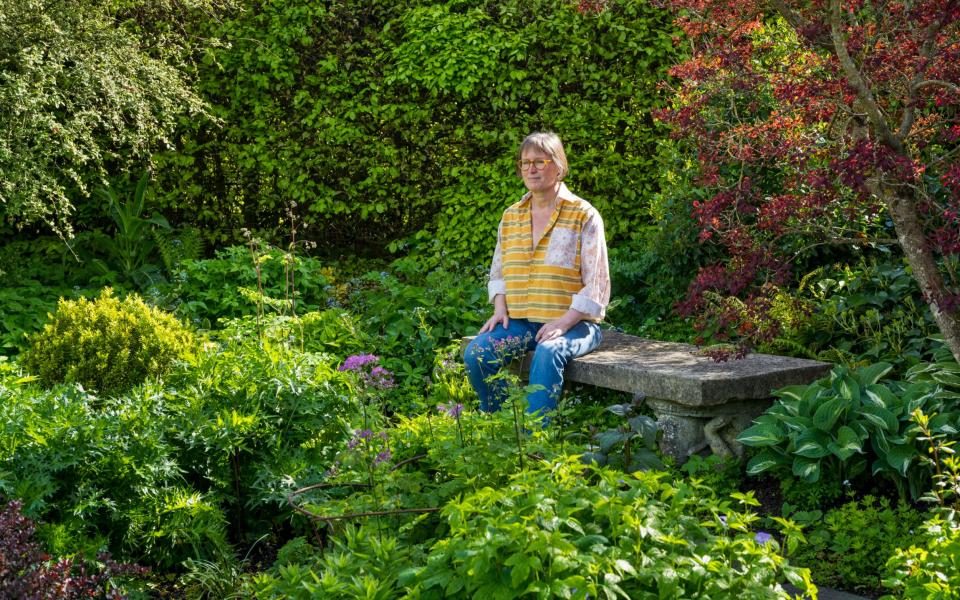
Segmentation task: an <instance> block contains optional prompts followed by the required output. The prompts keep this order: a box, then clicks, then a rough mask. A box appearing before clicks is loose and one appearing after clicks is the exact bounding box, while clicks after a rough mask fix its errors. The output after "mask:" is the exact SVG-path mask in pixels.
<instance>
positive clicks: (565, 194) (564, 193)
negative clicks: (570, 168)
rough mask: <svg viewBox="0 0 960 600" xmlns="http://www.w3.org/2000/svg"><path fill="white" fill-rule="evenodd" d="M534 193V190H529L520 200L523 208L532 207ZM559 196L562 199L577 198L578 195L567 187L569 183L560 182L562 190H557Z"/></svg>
mask: <svg viewBox="0 0 960 600" xmlns="http://www.w3.org/2000/svg"><path fill="white" fill-rule="evenodd" d="M532 195H533V193H532V192H527V193H526V194H524V195H523V197H522V198H521V199H520V202H521V203H522V205H523V208H525V209H527V208H530V198H531V196H532ZM557 198H559V199H560V200H576V199H577V197H576V196H575V195H574V194H573V192H571V191H570V188H568V187H567V184H565V183H563V182H562V181H561V182H560V190H559V191H558V192H557Z"/></svg>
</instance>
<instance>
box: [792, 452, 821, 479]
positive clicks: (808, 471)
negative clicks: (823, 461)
mask: <svg viewBox="0 0 960 600" xmlns="http://www.w3.org/2000/svg"><path fill="white" fill-rule="evenodd" d="M793 474H794V475H796V476H797V477H799V478H800V479H803V480H804V481H806V482H807V483H816V482H817V481H818V480H819V479H820V461H818V460H814V459H811V458H804V457H802V456H798V457H796V458H795V459H793Z"/></svg>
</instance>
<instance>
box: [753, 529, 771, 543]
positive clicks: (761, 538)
mask: <svg viewBox="0 0 960 600" xmlns="http://www.w3.org/2000/svg"><path fill="white" fill-rule="evenodd" d="M772 539H773V536H772V535H770V534H769V533H767V532H766V531H758V532H757V535H755V536H753V541H755V542H756V543H758V544H766V543H767V542H769V541H770V540H772Z"/></svg>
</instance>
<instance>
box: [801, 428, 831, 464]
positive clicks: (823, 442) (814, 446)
mask: <svg viewBox="0 0 960 600" xmlns="http://www.w3.org/2000/svg"><path fill="white" fill-rule="evenodd" d="M794 443H795V446H796V447H795V449H794V451H793V452H794V454H798V455H800V456H805V457H807V458H823V457H824V456H827V455H828V454H830V450H829V448H827V444H829V443H830V437H829V436H827V435H826V434H825V433H823V432H822V431H817V430H810V431H805V432H803V433H802V434H800V435H799V436H797V439H796V441H795V442H794Z"/></svg>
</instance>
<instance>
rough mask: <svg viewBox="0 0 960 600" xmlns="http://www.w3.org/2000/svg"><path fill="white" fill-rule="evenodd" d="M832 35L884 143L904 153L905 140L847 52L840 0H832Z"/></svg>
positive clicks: (841, 58) (843, 62) (835, 46)
mask: <svg viewBox="0 0 960 600" xmlns="http://www.w3.org/2000/svg"><path fill="white" fill-rule="evenodd" d="M830 37H831V39H832V40H833V51H834V52H835V53H836V55H837V59H838V60H839V61H840V66H841V67H842V68H843V71H844V73H845V74H846V76H847V80H848V81H849V83H850V85H851V87H853V89H854V90H855V91H856V92H857V97H858V98H859V99H860V101H861V102H862V103H863V106H864V108H865V109H866V111H867V117H869V119H870V122H871V123H873V126H874V127H875V128H876V130H877V133H879V135H880V137H881V139H883V141H884V143H886V144H887V145H888V146H890V147H891V148H892V149H894V150H895V151H896V152H898V153H899V154H903V142H902V141H901V140H900V139H899V138H897V137H896V136H895V135H894V134H893V132H892V131H891V130H890V126H889V124H888V123H887V119H886V116H885V115H884V114H883V111H881V110H880V106H879V105H878V104H877V100H876V98H874V97H873V92H871V91H870V87H869V86H868V85H867V82H866V81H865V80H864V78H863V75H862V74H861V73H860V69H859V68H857V65H856V64H855V63H854V62H853V59H852V58H850V54H849V53H848V52H847V44H846V40H845V39H844V35H843V31H841V20H840V0H830Z"/></svg>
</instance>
